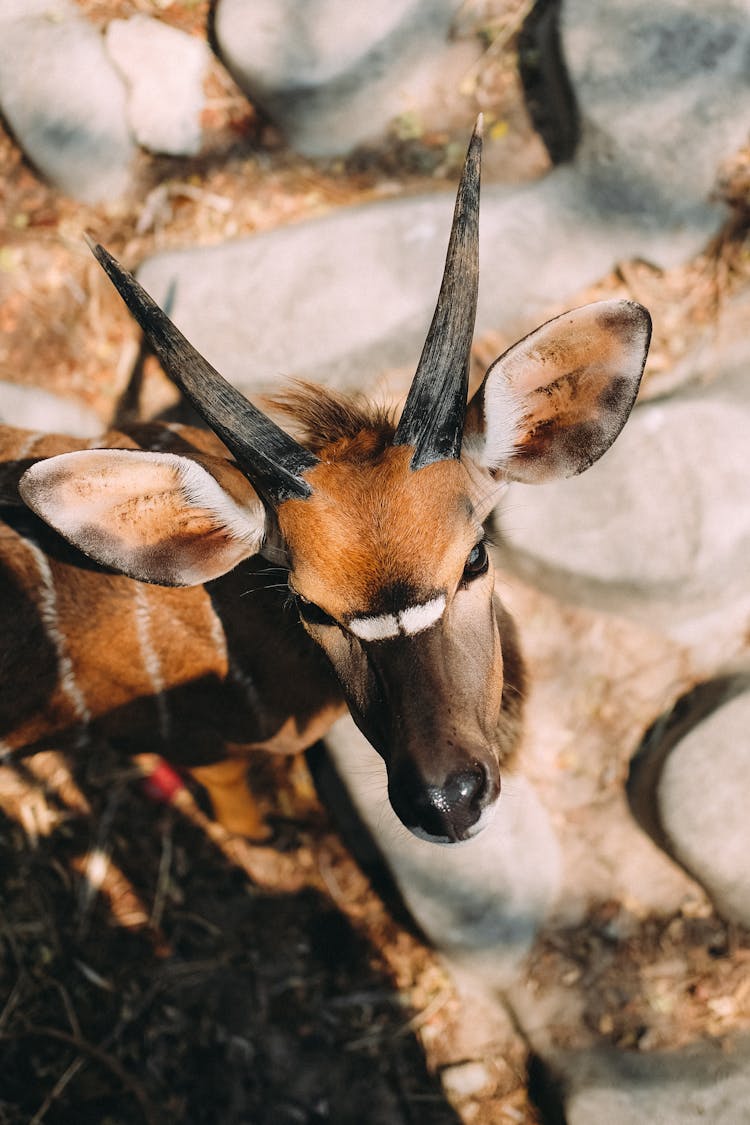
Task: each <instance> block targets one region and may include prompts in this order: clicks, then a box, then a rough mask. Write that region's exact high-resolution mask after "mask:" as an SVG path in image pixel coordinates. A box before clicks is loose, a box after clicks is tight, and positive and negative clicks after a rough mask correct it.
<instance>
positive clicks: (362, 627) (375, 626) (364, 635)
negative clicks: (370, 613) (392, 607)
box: [349, 613, 398, 641]
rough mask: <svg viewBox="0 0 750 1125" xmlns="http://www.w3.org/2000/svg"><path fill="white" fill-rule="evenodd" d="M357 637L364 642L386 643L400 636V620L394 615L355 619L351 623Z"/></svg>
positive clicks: (386, 614)
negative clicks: (390, 638)
mask: <svg viewBox="0 0 750 1125" xmlns="http://www.w3.org/2000/svg"><path fill="white" fill-rule="evenodd" d="M349 628H350V629H351V631H352V632H353V633H354V635H355V637H359V639H360V640H362V641H384V640H386V639H387V638H388V637H397V636H398V618H396V617H394V615H393V614H392V613H384V614H382V615H381V616H380V617H355V618H353V619H352V620H351V621H350V622H349Z"/></svg>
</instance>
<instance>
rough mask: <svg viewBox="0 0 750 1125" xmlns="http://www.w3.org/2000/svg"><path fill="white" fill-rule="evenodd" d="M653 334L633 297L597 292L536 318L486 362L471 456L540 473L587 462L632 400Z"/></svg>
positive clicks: (470, 417)
mask: <svg viewBox="0 0 750 1125" xmlns="http://www.w3.org/2000/svg"><path fill="white" fill-rule="evenodd" d="M650 338H651V318H650V316H649V314H648V312H647V311H646V309H644V308H643V306H642V305H638V304H636V303H635V302H634V301H599V302H597V303H595V304H592V305H584V306H583V308H580V309H573V310H572V311H571V312H567V313H564V314H563V315H562V316H558V317H556V319H555V320H550V321H548V322H547V324H543V325H542V327H541V328H537V330H536V331H535V332H532V333H531V335H530V336H527V337H526V338H525V339H523V340H521V341H519V343H517V344H515V345H514V346H513V347H512V348H510V349H509V350H508V351H507V352H506V353H505V354H504V355H502V356H501V357H500V359H498V360H496V361H495V363H494V364H493V365H492V367H490V369H489V371H488V372H487V374H486V375H485V377H484V382H483V383H482V385H481V386H480V388H479V389H478V391H477V392H476V394H475V395H474V397H473V398H472V400H471V403H470V405H469V410H468V413H467V421H466V437H467V439H468V441H469V442H470V446H469V448H471V449H472V450H473V454H474V456H475V457H477V456H478V458H479V459H480V460H481V462H482V464H483V465H484V466H485V467H486V468H488V469H490V470H492V471H493V472H498V473H503V474H504V475H506V476H507V477H509V478H511V479H512V480H519V481H524V482H526V483H534V484H536V483H539V482H541V481H544V480H548V479H550V478H551V477H570V476H574V475H575V474H576V473H582V472H583V470H584V469H588V467H589V466H590V465H592V464H593V463H594V461H596V460H597V459H598V458H599V457H601V455H602V454H603V453H605V452H606V451H607V450H608V449H609V447H610V445H611V444H612V442H613V441H614V440H615V438H616V437H617V435H618V434H619V432H620V430H621V429H622V427H623V426H624V425H625V422H626V421H627V418H628V415H629V414H630V411H631V409H632V406H633V403H634V402H635V397H636V395H637V393H638V386H639V384H640V381H641V375H642V373H643V367H644V364H645V362H646V354H647V352H648V345H649V340H650Z"/></svg>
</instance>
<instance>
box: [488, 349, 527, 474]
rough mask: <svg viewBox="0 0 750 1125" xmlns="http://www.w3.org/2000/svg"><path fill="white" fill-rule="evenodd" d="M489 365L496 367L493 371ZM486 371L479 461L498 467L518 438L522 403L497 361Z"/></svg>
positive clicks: (491, 466) (506, 457) (502, 463)
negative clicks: (481, 443)
mask: <svg viewBox="0 0 750 1125" xmlns="http://www.w3.org/2000/svg"><path fill="white" fill-rule="evenodd" d="M493 367H496V368H497V370H496V371H494V374H493ZM493 367H491V368H490V370H489V371H488V372H487V384H486V386H485V391H484V417H485V441H484V450H483V451H482V464H483V465H484V466H485V467H486V468H488V469H499V468H501V467H502V466H503V465H504V464H505V463H506V462H507V461H508V460H509V458H510V457H511V456H512V455H513V451H514V449H515V445H516V441H517V439H518V434H519V429H520V423H521V419H522V417H523V403H522V401H521V398H520V396H519V395H518V393H517V392H516V391H514V390H513V388H512V387H511V385H510V382H509V380H508V378H507V376H506V374H505V370H504V368H503V365H502V363H501V361H500V360H498V362H497V363H496V364H493Z"/></svg>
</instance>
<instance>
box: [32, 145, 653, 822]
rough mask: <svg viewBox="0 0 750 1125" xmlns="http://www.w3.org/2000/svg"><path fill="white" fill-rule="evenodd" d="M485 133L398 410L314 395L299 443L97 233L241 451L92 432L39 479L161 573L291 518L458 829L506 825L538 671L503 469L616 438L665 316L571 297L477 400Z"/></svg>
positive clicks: (414, 780) (204, 405) (109, 266)
mask: <svg viewBox="0 0 750 1125" xmlns="http://www.w3.org/2000/svg"><path fill="white" fill-rule="evenodd" d="M480 152H481V140H480V135H479V131H478V130H477V131H476V132H475V135H474V136H473V138H472V141H471V144H470V146H469V152H468V155H467V158H466V164H465V166H464V171H463V175H462V178H461V184H460V186H459V190H458V196H457V200H456V209H455V213H454V219H453V227H452V230H451V235H450V241H449V246H448V255H447V259H446V266H445V273H444V275H443V281H442V285H441V288H440V293H439V296H438V302H437V307H436V309H435V314H434V317H433V320H432V324H431V327H430V331H429V334H428V336H427V340H426V342H425V345H424V349H423V351H422V355H421V358H420V360H419V365H418V367H417V372H416V374H415V376H414V380H413V383H412V386H411V389H410V391H409V395H408V397H407V400H406V404H405V406H404V410H403V413H402V415H401V418H400V420H399V422H398V426H397V427H396V428H395V429H394V427H393V425H392V424H391V423H390V422H387V421H386V420H385V419H383V418H382V417H380V418H378V417H377V416H376V415H374V414H372V413H370V414H367V413H363V412H362V411H359V413H358V408H357V407H356V404H351V403H349V404H347V403H346V402H344V401H343V400H341V399H340V398H339V397H338V396H336V395H332V394H330V393H328V392H325V391H322V390H320V391H319V392H317V395H318V397H317V398H315V397H314V395H311V394H310V393H308V394H307V396H305V395H302V396H297V398H298V405H300V401H301V403H302V406H303V407H304V409H303V410H302V414H304V415H305V418H303V419H302V421H303V422H304V424H305V426H306V428H307V441H306V442H305V443H302V444H301V443H298V442H297V441H295V440H294V439H293V438H291V437H290V436H289V434H287V433H286V432H285V431H284V430H282V429H281V428H280V427H279V426H277V425H276V424H275V423H274V422H272V421H271V420H270V419H269V418H267V417H266V416H265V415H264V414H262V413H261V412H260V411H259V410H257V409H256V407H254V406H252V405H251V404H250V403H249V402H248V401H247V400H246V399H244V398H243V396H242V395H241V394H240V393H239V392H238V391H237V390H235V389H234V388H233V387H231V386H230V385H229V384H228V383H226V381H225V380H223V379H222V378H221V376H220V375H219V374H218V373H217V372H216V371H215V370H214V369H213V368H212V367H211V366H210V365H209V364H208V363H207V362H206V360H205V359H203V357H202V356H200V355H199V354H198V353H197V352H196V351H195V349H194V348H192V347H191V345H190V344H189V343H188V342H187V340H185V338H184V337H183V336H182V335H181V333H180V332H179V331H178V330H177V329H176V328H175V326H174V325H173V324H172V323H171V322H170V321H169V319H168V318H167V317H166V316H165V314H164V313H163V312H162V310H161V309H159V308H158V306H157V305H156V304H155V303H154V302H153V301H152V300H151V298H150V297H149V296H148V294H147V293H145V292H144V291H143V290H142V289H141V287H140V286H139V285H138V284H137V282H136V281H135V280H134V278H132V277H131V276H130V275H129V274H127V273H126V272H125V271H124V270H123V269H122V267H120V266H119V265H118V263H117V262H115V260H114V259H113V258H112V257H111V256H110V255H109V254H107V252H106V251H105V250H103V249H102V248H101V247H94V253H95V254H96V256H97V258H98V259H99V261H100V262H101V264H102V265H103V266H104V268H105V270H106V271H107V273H108V274H109V276H110V278H111V279H112V281H113V282H114V284H115V285H116V287H117V288H118V289H119V291H120V293H121V294H122V296H123V298H124V299H125V301H126V303H127V304H128V307H129V308H130V309H131V311H132V313H133V315H134V316H135V318H136V319H137V320H138V323H139V324H140V325H141V327H142V328H143V330H144V332H145V333H146V335H147V336H148V339H149V341H150V342H151V345H152V347H153V348H154V351H155V352H156V353H157V355H158V356H159V358H160V359H161V361H162V364H163V366H164V368H165V370H166V371H167V372H168V373H169V374H170V375H171V377H172V378H173V379H174V381H175V382H176V383H177V384H178V386H179V387H180V388H181V389H182V391H183V392H184V394H185V395H186V397H187V398H188V399H189V400H190V402H191V403H192V404H193V406H195V408H196V409H197V410H198V411H199V412H200V413H201V414H202V415H203V417H204V418H205V419H206V421H207V422H208V424H209V425H210V426H211V428H212V429H213V430H214V431H215V433H217V434H218V436H219V437H220V438H221V439H222V441H223V442H224V443H225V445H226V446H227V447H228V449H229V450H230V451H231V453H232V455H233V457H234V459H235V464H234V465H231V464H230V463H228V462H221V463H216V462H217V461H218V459H216V458H214V461H213V462H212V463H209V461H208V460H207V459H206V458H203V459H201V458H196V457H194V458H190V459H188V458H184V457H183V458H181V457H176V456H174V455H168V454H158V453H147V452H125V451H122V450H104V451H98V452H94V451H85V452H82V453H72V454H67V455H63V456H62V457H56V458H51V459H50V460H49V461H45V462H42V463H41V464H40V465H37V466H35V467H34V468H33V469H31V470H29V472H28V473H27V474H26V476H25V477H24V479H23V481H22V483H21V491H22V495H23V497H24V499H25V500H26V502H27V503H28V504H29V506H30V507H32V508H33V509H34V510H35V511H36V512H37V513H38V514H39V515H40V516H42V518H44V519H45V520H47V522H48V523H50V524H51V525H52V526H53V527H56V528H57V529H58V530H59V531H61V532H62V534H63V535H65V536H66V538H68V539H69V540H70V541H71V542H73V543H75V544H76V545H78V546H79V547H81V548H82V549H83V550H84V551H85V552H86V553H87V554H89V555H90V556H91V557H92V558H94V559H96V560H97V561H99V562H102V563H104V564H106V565H107V566H110V567H115V568H116V569H118V570H120V571H122V572H123V573H125V574H129V575H130V576H131V577H135V578H139V579H145V580H146V581H151V582H162V583H165V584H171V585H179V584H188V585H189V584H194V583H198V582H206V581H208V580H209V579H214V578H216V577H218V576H219V575H221V574H224V573H226V571H228V570H230V569H231V568H232V567H233V566H235V565H236V564H237V563H238V562H239V561H240V560H241V559H242V558H247V557H248V556H249V555H251V554H253V553H255V552H257V551H259V550H262V549H263V540H264V535H265V534H266V532H267V529H268V528H269V527H273V528H275V529H277V530H278V534H279V540H280V543H281V545H282V547H283V548H284V550H285V553H286V557H287V562H288V567H289V583H290V586H291V588H292V590H293V591H294V593H295V595H296V597H297V603H298V606H299V613H300V617H301V620H302V623H303V625H304V627H305V629H306V630H307V631H308V633H309V634H310V635H311V636H312V637H313V638H314V640H315V641H316V642H317V643H318V644H319V645H320V647H321V648H322V649H323V650H324V651H325V653H326V654H327V656H328V659H329V661H330V663H331V665H332V666H333V668H334V670H335V672H336V675H337V676H338V678H339V681H340V683H341V687H342V691H343V693H344V695H345V697H346V699H347V701H348V703H349V706H350V708H351V711H352V714H353V716H354V718H355V720H356V721H357V723H358V724H359V726H360V727H361V729H362V730H363V731H364V733H365V735H366V736H367V737H368V738H369V739H370V741H371V742H372V744H373V745H374V746H375V747H376V749H377V750H378V751H379V752H380V753H381V755H382V756H383V758H384V759H385V762H386V765H387V768H388V775H389V792H390V798H391V801H392V804H393V808H394V809H395V811H396V813H397V814H398V816H399V817H400V818H401V820H402V821H403V823H404V824H405V825H406V826H407V827H408V828H410V829H411V830H412V831H413V832H416V833H417V834H419V835H421V836H426V837H427V838H429V839H431V840H440V841H446V842H453V841H457V840H463V839H466V838H467V837H469V836H471V835H473V834H475V833H476V832H478V831H479V830H480V829H481V827H482V826H483V825H484V824H485V823H486V819H487V816H486V814H487V813H488V811H489V810H490V809H491V808H492V806H493V804H494V802H495V801H496V798H497V796H498V793H499V790H500V777H499V766H500V765H501V764H502V762H503V760H504V759H505V758H506V757H507V756H508V753H509V752H510V750H511V749H512V745H513V742H514V727H515V726H517V718H518V699H519V695H520V689H521V686H522V685H521V673H520V660H519V657H518V653H517V650H516V647H515V642H514V632H513V627H512V623H511V622H510V620H509V619H508V617H507V615H506V614H504V611H503V610H502V607H501V606H500V604H499V602H498V601H496V600H494V601H493V592H492V585H493V582H492V566H491V563H490V561H489V559H488V558H487V555H486V552H485V548H484V544H483V537H482V536H483V533H482V522H483V520H484V519H485V518H486V517H487V515H488V514H489V512H490V510H491V508H492V506H493V505H494V503H495V501H496V500H497V497H498V492H499V489H500V487H501V486H502V482H503V481H505V480H507V479H516V480H522V481H526V482H529V483H537V482H541V481H544V480H546V479H549V478H550V477H553V476H571V475H573V474H574V473H579V472H582V471H583V470H584V469H586V468H588V467H589V465H591V464H592V463H593V462H594V461H595V460H596V459H597V458H598V457H600V456H601V455H602V454H603V453H604V452H605V451H606V450H607V449H608V448H609V446H610V444H611V443H612V442H613V441H614V439H615V438H616V437H617V434H618V433H619V432H620V430H621V428H622V426H623V425H624V423H625V421H626V419H627V417H628V414H629V413H630V409H631V407H632V405H633V402H634V400H635V396H636V393H637V390H638V385H639V382H640V378H641V373H642V370H643V365H644V363H645V358H646V352H647V349H648V342H649V335H650V319H649V316H648V313H647V312H646V310H645V309H643V308H642V307H641V306H640V305H636V304H634V303H633V302H630V301H604V302H600V303H598V304H593V305H587V306H585V307H583V308H581V309H576V310H574V311H573V312H569V313H565V314H564V315H563V316H561V317H558V318H557V319H555V320H552V321H550V322H548V323H547V324H545V325H543V326H542V327H541V328H539V329H537V330H536V332H533V333H532V334H531V335H530V336H527V337H526V338H525V339H524V340H522V341H521V342H520V343H518V344H516V345H515V347H513V348H511V349H510V350H509V351H508V352H506V353H505V354H504V355H503V356H501V357H500V359H498V360H497V361H496V362H495V363H494V364H493V365H492V367H491V368H490V369H489V371H488V372H487V374H486V376H485V378H484V381H483V383H482V385H481V387H480V388H479V390H478V391H477V392H476V394H475V395H474V397H473V398H472V400H471V402H470V403H468V406H467V387H468V365H469V353H470V349H471V341H472V334H473V326H474V313H475V308H476V297H477V279H478V264H477V263H478V229H479V225H478V215H479V161H480ZM291 397H292V399H293V398H294V396H291ZM305 404H306V405H305ZM288 412H289V413H292V414H294V410H289V411H288ZM336 419H338V421H336ZM342 419H343V420H344V424H343V426H342V425H340V424H339V423H340V422H341V420H342ZM347 419H348V421H347ZM352 419H354V421H355V422H356V425H354V427H352ZM297 421H298V422H299V421H300V417H299V412H298V418H297ZM332 421H333V422H335V424H334V425H331V423H332ZM326 430H327V431H328V432H327V433H326V432H324V431H326ZM462 449H463V452H462ZM238 612H241V608H240V607H238ZM261 643H262V639H261ZM282 674H283V669H282Z"/></svg>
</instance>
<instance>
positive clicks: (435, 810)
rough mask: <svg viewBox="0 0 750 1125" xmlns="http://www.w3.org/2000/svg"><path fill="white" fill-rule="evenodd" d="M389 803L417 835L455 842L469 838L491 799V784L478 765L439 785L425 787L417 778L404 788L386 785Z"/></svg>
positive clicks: (495, 788) (494, 792)
mask: <svg viewBox="0 0 750 1125" xmlns="http://www.w3.org/2000/svg"><path fill="white" fill-rule="evenodd" d="M389 790H390V796H391V804H392V805H393V808H394V810H395V812H396V815H397V816H398V817H399V819H400V820H401V821H402V822H403V823H404V824H405V825H406V827H407V828H408V829H410V830H411V831H412V832H415V833H416V834H417V835H418V836H429V837H430V838H432V839H435V840H441V841H445V842H451V843H455V842H457V841H459V840H465V839H466V838H467V837H468V836H471V835H472V832H471V829H472V828H473V827H474V826H475V825H476V823H477V821H478V820H479V818H480V817H481V815H482V813H483V812H484V810H485V809H486V808H487V806H488V805H489V804H491V802H492V801H493V800H494V798H495V796H496V795H497V792H498V790H499V781H497V782H496V783H494V784H493V782H492V781H491V779H490V776H489V772H488V770H487V769H486V768H485V767H484V766H483V765H482V764H481V763H479V762H476V763H474V764H473V765H472V766H471V767H470V768H466V769H462V770H457V771H456V772H455V773H452V774H449V775H448V777H446V779H445V781H444V782H443V784H442V785H425V784H424V782H421V783H420V780H418V779H417V778H413V779H412V783H411V784H410V785H408V786H406V787H404V786H400V785H399V784H398V781H397V780H394V784H393V785H392V786H389Z"/></svg>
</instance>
